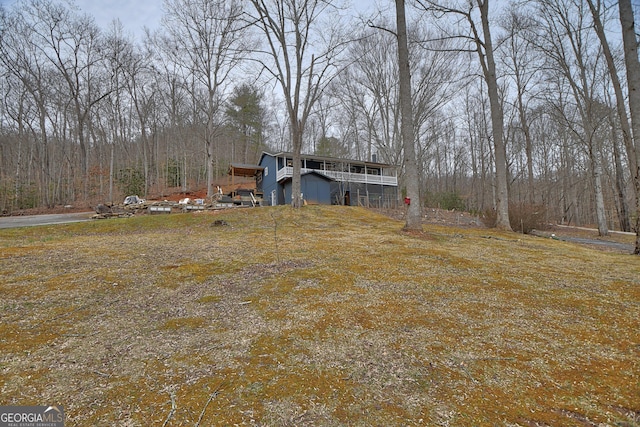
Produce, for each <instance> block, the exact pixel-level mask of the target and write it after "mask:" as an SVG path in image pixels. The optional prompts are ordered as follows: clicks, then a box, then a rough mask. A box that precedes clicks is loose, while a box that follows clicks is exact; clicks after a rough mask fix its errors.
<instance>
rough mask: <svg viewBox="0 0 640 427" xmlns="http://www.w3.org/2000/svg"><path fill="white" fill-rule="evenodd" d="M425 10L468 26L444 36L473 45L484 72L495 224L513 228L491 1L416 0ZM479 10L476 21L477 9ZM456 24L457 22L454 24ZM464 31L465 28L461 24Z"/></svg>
mask: <svg viewBox="0 0 640 427" xmlns="http://www.w3.org/2000/svg"><path fill="white" fill-rule="evenodd" d="M415 1H416V3H417V4H418V5H419V6H420V7H421V8H422V9H423V10H425V11H428V12H431V13H433V14H434V15H435V16H442V15H453V16H456V17H460V18H461V19H462V21H464V22H466V24H467V25H468V27H467V29H466V33H464V34H460V33H458V34H450V30H447V31H444V33H445V38H450V37H454V38H455V37H457V38H461V39H464V40H466V41H468V42H470V43H471V44H472V50H473V51H474V52H476V53H477V55H478V60H479V62H480V66H481V68H482V75H483V77H484V80H485V82H486V85H487V86H486V89H487V95H488V97H489V105H490V112H491V132H492V136H493V148H494V156H495V175H496V182H495V184H496V192H495V204H496V214H497V215H496V227H497V228H498V229H501V230H511V225H510V223H509V192H508V179H507V153H506V145H505V142H504V112H503V109H502V103H501V99H500V93H499V90H498V75H497V73H496V61H495V58H494V48H493V41H492V39H491V25H490V22H489V0H472V1H467V2H460V4H459V5H458V7H454V6H449V5H444V4H441V3H439V2H437V1H431V0H415ZM476 11H477V12H479V13H480V22H479V23H478V22H477V18H476V16H475V14H474V13H475V12H476ZM454 26H455V25H454ZM460 29H461V30H462V28H461V27H460Z"/></svg>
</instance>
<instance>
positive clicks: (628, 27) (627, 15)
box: [618, 0, 640, 255]
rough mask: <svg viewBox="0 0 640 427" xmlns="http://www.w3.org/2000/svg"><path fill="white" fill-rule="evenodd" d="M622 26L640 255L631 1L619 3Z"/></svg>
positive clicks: (639, 85)
mask: <svg viewBox="0 0 640 427" xmlns="http://www.w3.org/2000/svg"><path fill="white" fill-rule="evenodd" d="M618 8H619V12H620V24H621V25H622V42H623V44H624V62H625V67H626V71H627V85H628V91H629V112H630V116H631V129H632V134H633V145H628V146H627V151H628V157H629V158H632V159H633V160H632V161H631V164H632V165H633V166H634V167H635V169H634V170H632V177H633V183H634V187H635V190H636V224H635V229H636V247H635V250H634V252H633V253H634V254H636V255H640V60H638V41H637V38H636V30H635V23H634V15H633V8H632V7H631V0H620V1H619V2H618Z"/></svg>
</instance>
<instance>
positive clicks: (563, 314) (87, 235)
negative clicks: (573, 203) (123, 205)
mask: <svg viewBox="0 0 640 427" xmlns="http://www.w3.org/2000/svg"><path fill="white" fill-rule="evenodd" d="M402 225H403V223H402V222H399V221H396V220H393V219H390V218H388V217H386V216H382V215H380V214H378V213H375V212H372V211H368V210H365V209H359V208H349V207H328V206H327V207H320V206H307V207H304V208H302V209H299V210H292V209H291V208H289V207H277V208H256V209H236V210H230V211H226V212H222V213H217V214H211V213H194V214H172V215H166V216H165V215H158V216H140V217H133V218H126V219H111V220H100V221H94V222H90V223H79V224H67V225H58V226H42V227H32V228H22V229H13V230H0V295H2V300H1V312H0V315H1V318H0V404H2V405H63V406H64V408H65V412H66V414H67V421H66V424H65V425H66V426H186V425H191V426H211V425H224V426H227V425H263V426H306V425H314V426H342V425H349V426H371V425H379V426H395V425H398V426H401V425H426V426H472V425H477V426H484V425H488V426H494V425H499V426H547V425H548V426H638V425H640V259H639V258H638V257H635V256H632V255H627V254H621V253H613V252H602V251H597V250H594V249H591V248H585V247H581V246H577V245H575V244H570V243H565V242H561V241H557V240H553V239H544V238H540V237H533V236H527V235H521V234H515V233H501V232H497V231H494V230H487V229H481V228H473V227H471V228H454V227H447V226H441V225H425V228H424V233H411V234H409V233H404V232H402V231H401V228H402Z"/></svg>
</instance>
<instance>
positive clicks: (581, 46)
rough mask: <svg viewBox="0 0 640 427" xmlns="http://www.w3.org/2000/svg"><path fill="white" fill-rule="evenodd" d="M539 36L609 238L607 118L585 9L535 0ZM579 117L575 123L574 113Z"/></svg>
mask: <svg viewBox="0 0 640 427" xmlns="http://www.w3.org/2000/svg"><path fill="white" fill-rule="evenodd" d="M538 4H539V9H538V10H539V16H540V18H541V20H542V22H541V28H542V33H538V34H536V35H535V36H534V37H537V38H538V40H539V42H538V46H539V47H540V49H542V51H543V52H544V53H545V55H546V56H547V57H548V58H549V60H550V66H549V67H548V70H550V71H549V72H550V73H553V72H558V73H560V76H561V78H562V80H563V81H564V84H566V85H567V88H568V92H569V94H570V96H571V97H572V101H573V102H572V104H573V105H572V107H571V111H567V110H566V109H564V108H563V107H561V106H560V105H558V108H559V112H562V113H563V114H565V117H566V118H567V121H566V124H567V126H568V127H569V128H570V129H572V130H573V131H574V133H575V134H576V136H577V137H578V140H580V141H581V142H582V144H583V146H584V148H585V150H586V152H587V154H588V156H589V162H590V172H591V182H592V185H593V195H594V198H595V213H596V220H597V225H598V232H599V234H600V235H601V236H605V235H607V234H609V230H608V225H607V218H606V209H605V204H604V194H603V186H602V158H601V153H600V151H601V150H600V147H601V144H602V140H601V138H598V132H597V131H598V128H599V127H600V126H602V125H603V124H605V123H606V118H607V115H606V114H603V113H602V111H601V109H599V108H598V102H597V94H596V91H597V90H598V89H599V87H598V82H599V81H600V78H599V73H600V70H599V63H598V62H599V60H600V58H601V53H600V51H599V49H597V50H595V51H590V50H589V48H590V47H592V46H597V43H593V42H591V41H592V37H593V35H594V34H593V33H592V32H591V30H590V28H589V25H587V23H586V22H585V21H586V19H587V14H588V11H587V10H586V8H585V5H584V4H582V3H580V4H574V3H573V2H571V1H566V0H538ZM574 111H576V112H577V113H578V117H576V118H575V119H577V120H574V119H573V118H572V117H571V116H573V112H574Z"/></svg>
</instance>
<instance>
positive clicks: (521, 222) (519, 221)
mask: <svg viewBox="0 0 640 427" xmlns="http://www.w3.org/2000/svg"><path fill="white" fill-rule="evenodd" d="M546 213H547V210H546V208H545V207H544V205H536V204H529V203H511V204H509V225H511V229H512V230H513V231H517V232H520V233H523V234H529V233H531V231H532V230H544V229H545V228H546V223H545V221H544V219H545V217H546ZM497 217H498V214H497V212H496V211H495V209H489V210H486V211H485V212H484V214H483V215H482V217H481V220H482V223H483V224H484V225H485V226H486V227H487V228H495V226H496V222H497Z"/></svg>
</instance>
